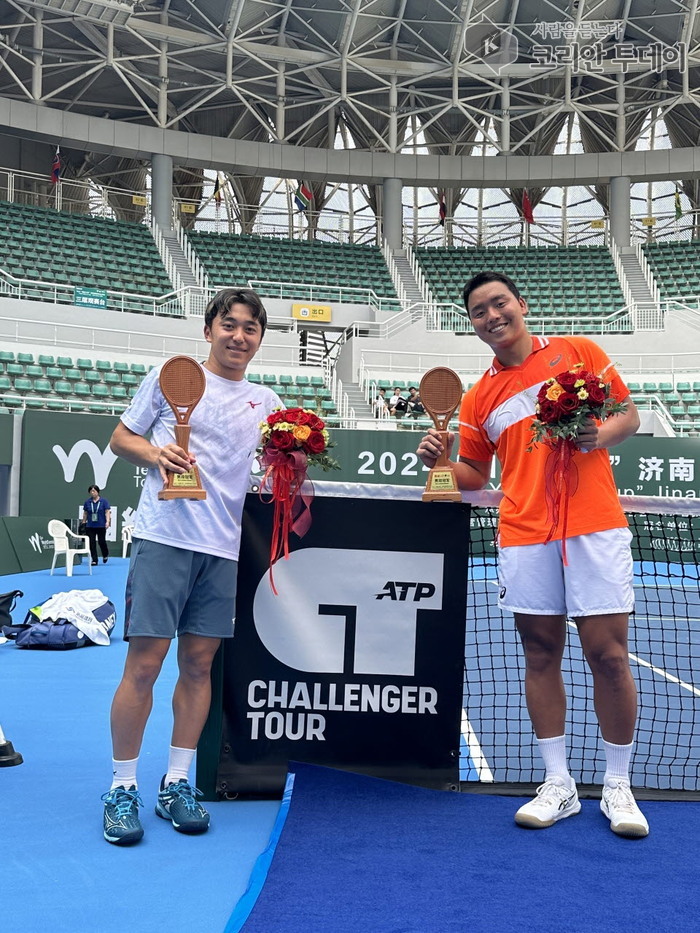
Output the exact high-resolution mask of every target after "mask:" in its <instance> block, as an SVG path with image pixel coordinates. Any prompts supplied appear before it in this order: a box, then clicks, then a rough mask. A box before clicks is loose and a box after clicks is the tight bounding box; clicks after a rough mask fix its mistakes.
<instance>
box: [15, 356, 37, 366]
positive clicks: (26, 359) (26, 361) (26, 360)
mask: <svg viewBox="0 0 700 933" xmlns="http://www.w3.org/2000/svg"><path fill="white" fill-rule="evenodd" d="M17 362H18V363H23V364H24V365H25V366H26V365H27V364H29V365H30V366H31V365H33V364H34V354H33V353H18V354H17Z"/></svg>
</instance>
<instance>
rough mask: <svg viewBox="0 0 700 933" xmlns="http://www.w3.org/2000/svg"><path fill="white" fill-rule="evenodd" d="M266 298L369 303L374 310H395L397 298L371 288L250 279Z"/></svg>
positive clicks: (398, 305) (251, 285)
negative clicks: (382, 294)
mask: <svg viewBox="0 0 700 933" xmlns="http://www.w3.org/2000/svg"><path fill="white" fill-rule="evenodd" d="M248 284H249V285H250V287H251V288H254V289H256V291H263V290H264V292H265V295H266V296H267V297H268V298H286V299H290V300H291V299H293V300H294V301H318V302H327V301H331V302H335V303H336V304H355V305H369V306H370V307H371V308H374V309H375V310H376V311H382V312H385V311H394V312H395V311H397V310H398V309H399V308H400V305H401V303H400V301H399V300H398V298H385V297H384V296H380V295H377V293H376V292H375V291H374V290H373V289H371V288H357V287H356V286H346V285H317V284H315V283H314V284H312V283H309V282H275V281H273V280H269V279H251V280H250V281H249V283H248Z"/></svg>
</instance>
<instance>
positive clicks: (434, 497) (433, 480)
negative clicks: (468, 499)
mask: <svg viewBox="0 0 700 933" xmlns="http://www.w3.org/2000/svg"><path fill="white" fill-rule="evenodd" d="M422 500H423V502H461V501H462V493H461V492H460V491H459V489H458V487H457V480H456V479H455V474H454V470H453V469H452V468H451V467H433V469H432V470H431V471H430V473H429V474H428V482H427V483H426V486H425V492H424V493H423V495H422Z"/></svg>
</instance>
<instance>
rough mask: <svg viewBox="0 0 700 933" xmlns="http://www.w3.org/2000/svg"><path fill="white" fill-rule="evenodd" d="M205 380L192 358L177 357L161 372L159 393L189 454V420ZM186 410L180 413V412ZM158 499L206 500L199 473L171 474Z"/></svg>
mask: <svg viewBox="0 0 700 933" xmlns="http://www.w3.org/2000/svg"><path fill="white" fill-rule="evenodd" d="M205 387H206V376H205V375H204V370H203V369H202V367H201V366H200V365H199V363H198V362H197V361H196V360H193V359H191V358H190V357H189V356H174V357H173V358H172V359H171V360H168V361H167V363H165V364H164V365H163V368H162V369H161V371H160V390H161V392H162V393H163V395H164V397H165V401H166V402H167V403H168V405H170V407H171V408H172V410H173V414H174V415H175V421H176V424H175V443H176V444H177V445H178V446H179V447H182V449H183V450H185V451H187V452H188V453H189V447H188V444H189V440H190V425H189V420H190V417H191V415H192V412H193V411H194V409H195V407H196V406H197V404H198V403H199V402H200V400H201V398H202V396H203V395H204V389H205ZM183 408H184V409H185V411H181V410H180V409H183ZM158 498H159V499H206V498H207V494H206V492H205V491H204V489H202V483H201V480H200V478H199V470H198V469H197V467H196V466H193V467H191V468H190V469H189V470H188V471H187V473H171V472H170V471H168V479H167V482H166V484H165V486H164V487H163V489H161V490H160V492H159V493H158Z"/></svg>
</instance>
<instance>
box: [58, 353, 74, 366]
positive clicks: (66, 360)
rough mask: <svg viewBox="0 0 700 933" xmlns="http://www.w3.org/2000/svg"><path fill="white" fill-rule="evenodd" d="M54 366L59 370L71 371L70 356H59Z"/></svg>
mask: <svg viewBox="0 0 700 933" xmlns="http://www.w3.org/2000/svg"><path fill="white" fill-rule="evenodd" d="M56 365H57V366H59V367H60V368H61V369H73V360H72V359H71V357H70V356H59V357H57V358H56Z"/></svg>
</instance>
